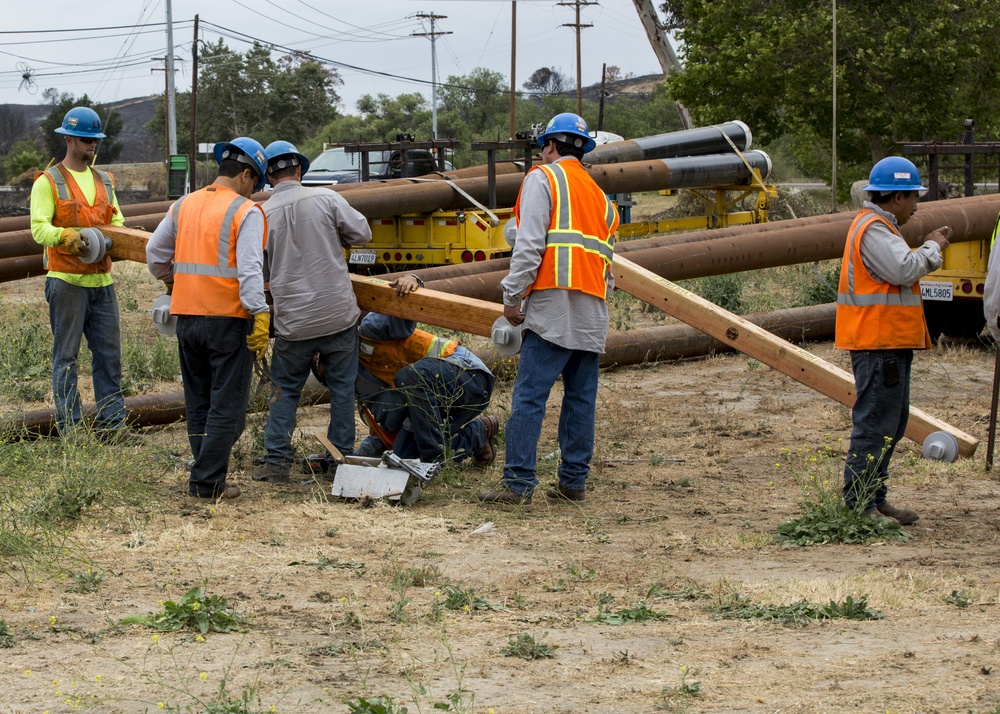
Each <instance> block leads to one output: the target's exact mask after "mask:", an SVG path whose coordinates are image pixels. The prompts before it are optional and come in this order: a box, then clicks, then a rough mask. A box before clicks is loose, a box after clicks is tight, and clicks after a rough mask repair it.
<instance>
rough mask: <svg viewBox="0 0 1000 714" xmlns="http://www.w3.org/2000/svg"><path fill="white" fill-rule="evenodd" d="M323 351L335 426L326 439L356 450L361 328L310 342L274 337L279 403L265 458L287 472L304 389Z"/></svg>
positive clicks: (270, 422)
mask: <svg viewBox="0 0 1000 714" xmlns="http://www.w3.org/2000/svg"><path fill="white" fill-rule="evenodd" d="M317 352H318V353H319V356H320V360H321V362H322V364H323V368H324V369H325V370H326V377H325V380H326V388H327V389H328V390H330V424H329V425H328V426H327V428H326V437H327V438H328V439H329V440H330V442H331V443H332V444H333V445H334V446H336V447H337V448H338V449H339V450H340V452H341V453H342V454H344V455H345V456H347V455H349V454H352V453H354V379H355V378H356V377H357V373H358V330H357V328H356V327H353V326H352V327H350V328H349V329H347V330H344V331H343V332H338V333H337V334H335V335H327V336H326V337H317V338H314V339H310V340H297V341H294V342H293V341H290V340H286V339H284V338H282V337H277V338H275V340H274V351H273V353H272V357H271V377H272V378H273V379H274V382H275V384H277V385H278V387H279V388H280V389H281V396H280V397H278V401H276V402H275V403H274V404H272V405H271V410H270V412H269V413H268V415H267V427H266V428H265V430H264V448H266V449H267V454H266V455H265V456H264V461H265V463H267V464H270V465H271V466H273V467H274V468H275V469H278V470H279V471H282V472H284V473H288V471H289V469H290V468H291V466H292V461H293V458H294V456H295V453H294V451H293V449H292V432H294V431H295V413H296V411H297V409H298V407H299V397H301V396H302V387H303V386H304V385H305V383H306V379H308V378H309V372H310V365H311V364H312V359H313V355H314V354H315V353H317Z"/></svg>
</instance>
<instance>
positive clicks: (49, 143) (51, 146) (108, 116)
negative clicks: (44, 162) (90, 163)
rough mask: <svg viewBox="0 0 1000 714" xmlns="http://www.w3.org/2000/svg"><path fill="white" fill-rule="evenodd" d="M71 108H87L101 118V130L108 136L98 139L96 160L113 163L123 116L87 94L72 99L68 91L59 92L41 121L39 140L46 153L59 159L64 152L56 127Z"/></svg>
mask: <svg viewBox="0 0 1000 714" xmlns="http://www.w3.org/2000/svg"><path fill="white" fill-rule="evenodd" d="M47 96H48V95H47ZM53 96H55V95H53ZM73 107H90V108H91V109H93V110H94V111H95V112H97V115H98V116H99V117H100V118H101V131H102V132H104V133H105V134H107V136H108V138H107V139H102V140H101V144H100V146H99V147H98V150H97V151H98V153H97V163H100V164H112V163H114V162H115V161H116V160H117V159H118V157H119V156H121V153H122V144H121V142H120V141H118V139H117V137H118V134H119V133H121V130H122V126H123V124H122V118H121V116H119V115H118V112H116V111H114V110H112V109H108V108H107V107H106V106H104V105H103V104H96V103H95V102H93V101H91V99H90V97H88V96H87V95H86V94H84V95H83V96H82V97H79V98H78V99H74V98H73V96H72V95H69V94H62V95H58V100H57V101H56V103H54V104H53V105H52V110H51V111H50V112H49V113H48V114H47V115H46V117H45V119H43V120H42V140H43V141H44V142H45V150H46V151H48V152H49V155H50V156H52V157H53V158H55V159H57V160H60V161H61V160H62V157H63V156H65V155H66V141H65V140H64V139H63V135H62V134H56V133H55V130H56V129H58V128H59V127H61V126H62V121H63V117H65V116H66V112H68V111H69V110H70V109H72V108H73Z"/></svg>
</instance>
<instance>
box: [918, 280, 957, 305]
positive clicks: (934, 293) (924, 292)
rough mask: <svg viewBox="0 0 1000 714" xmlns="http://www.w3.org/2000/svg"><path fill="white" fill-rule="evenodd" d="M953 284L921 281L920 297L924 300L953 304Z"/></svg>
mask: <svg viewBox="0 0 1000 714" xmlns="http://www.w3.org/2000/svg"><path fill="white" fill-rule="evenodd" d="M951 288H952V285H951V283H942V282H935V281H932V280H921V281H920V297H922V298H923V299H924V300H940V301H943V302H951V300H952V293H951Z"/></svg>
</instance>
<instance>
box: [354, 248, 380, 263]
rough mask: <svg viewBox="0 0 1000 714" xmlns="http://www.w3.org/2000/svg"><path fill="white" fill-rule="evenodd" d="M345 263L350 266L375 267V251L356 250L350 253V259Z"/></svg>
mask: <svg viewBox="0 0 1000 714" xmlns="http://www.w3.org/2000/svg"><path fill="white" fill-rule="evenodd" d="M347 262H348V263H350V264H351V265H375V251H374V250H365V249H364V248H356V249H354V250H352V251H351V257H350V258H348V259H347Z"/></svg>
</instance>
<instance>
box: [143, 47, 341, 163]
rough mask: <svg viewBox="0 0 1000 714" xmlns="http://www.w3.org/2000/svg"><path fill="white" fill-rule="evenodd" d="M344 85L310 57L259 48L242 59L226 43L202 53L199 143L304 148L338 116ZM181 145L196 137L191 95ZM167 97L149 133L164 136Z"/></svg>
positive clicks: (182, 113)
mask: <svg viewBox="0 0 1000 714" xmlns="http://www.w3.org/2000/svg"><path fill="white" fill-rule="evenodd" d="M340 84H342V82H341V79H340V75H339V74H338V73H337V72H336V70H332V69H328V68H326V67H324V66H323V65H322V64H320V63H319V62H318V61H317V60H315V59H313V58H311V57H310V56H309V55H307V54H298V53H297V54H292V55H285V56H283V57H280V58H279V59H278V60H277V61H275V60H274V59H273V58H272V50H271V48H270V47H266V46H264V45H260V44H254V46H253V47H251V48H250V49H249V50H247V51H246V52H245V53H243V54H241V53H239V52H234V51H233V50H231V49H229V48H228V47H227V46H226V45H225V43H224V42H223V41H222V40H221V39H220V40H219V41H218V42H216V43H215V44H210V45H207V46H206V47H205V48H204V49H203V51H202V54H201V59H200V68H199V72H198V113H197V118H196V121H197V123H198V126H197V131H196V134H197V140H198V141H199V142H204V143H212V142H216V141H226V140H229V139H232V138H234V137H237V136H252V137H253V138H254V139H256V140H257V141H259V142H260V143H262V144H264V145H267V144H269V143H270V142H272V141H274V140H276V139H283V140H285V141H291V142H292V143H295V144H298V143H301V142H303V141H305V140H306V139H307V138H309V137H311V136H313V135H314V134H315V133H316V132H317V131H319V129H320V128H321V127H322V126H323V125H325V124H326V123H328V122H329V121H330V120H332V119H333V118H334V116H336V107H337V104H338V103H339V102H340V97H339V96H338V95H337V91H336V90H337V87H338V86H340ZM176 102H177V106H176V110H177V134H178V143H179V144H180V145H182V146H186V145H187V141H186V137H188V136H189V135H190V131H191V129H190V126H191V125H190V116H191V109H190V107H191V96H190V93H188V92H182V93H179V94H178V95H177V99H176ZM164 121H165V108H164V103H163V100H162V98H161V100H160V102H159V104H158V105H157V109H156V113H155V115H154V116H153V118H152V119H151V120H150V122H149V123H148V124H147V125H146V128H147V129H148V130H149V131H150V132H152V133H153V134H154V135H156V136H159V137H164V139H163V140H164V141H165V131H164Z"/></svg>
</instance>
